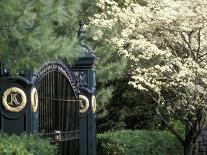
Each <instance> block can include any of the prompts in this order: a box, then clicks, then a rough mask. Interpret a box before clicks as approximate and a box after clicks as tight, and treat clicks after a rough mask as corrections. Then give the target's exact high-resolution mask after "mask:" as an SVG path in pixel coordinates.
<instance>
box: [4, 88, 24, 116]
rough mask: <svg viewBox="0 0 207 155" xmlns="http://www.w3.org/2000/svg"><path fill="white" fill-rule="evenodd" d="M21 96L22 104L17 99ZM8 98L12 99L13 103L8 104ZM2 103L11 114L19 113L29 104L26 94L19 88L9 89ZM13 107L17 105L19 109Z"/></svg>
mask: <svg viewBox="0 0 207 155" xmlns="http://www.w3.org/2000/svg"><path fill="white" fill-rule="evenodd" d="M18 94H19V95H20V96H21V102H19V101H18V99H17V98H16V96H17V95H18ZM8 97H10V98H11V101H10V102H9V103H8V101H7V99H8ZM2 103H3V106H4V107H5V109H6V110H8V111H11V112H19V111H21V110H22V109H24V108H25V106H26V103H27V98H26V94H25V93H24V91H23V90H22V89H20V88H18V87H11V88H9V89H7V90H6V91H5V92H4V94H3V97H2ZM11 105H16V106H17V107H12V106H11Z"/></svg>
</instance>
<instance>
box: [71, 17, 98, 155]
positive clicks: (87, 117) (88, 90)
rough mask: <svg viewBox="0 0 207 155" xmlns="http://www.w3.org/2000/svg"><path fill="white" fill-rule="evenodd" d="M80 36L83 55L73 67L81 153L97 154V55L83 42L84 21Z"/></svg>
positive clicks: (81, 23) (82, 154) (81, 25)
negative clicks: (77, 103) (77, 90)
mask: <svg viewBox="0 0 207 155" xmlns="http://www.w3.org/2000/svg"><path fill="white" fill-rule="evenodd" d="M79 24H80V30H79V32H78V36H79V39H80V44H81V46H80V47H81V48H80V54H81V57H80V58H79V59H78V60H77V61H76V62H75V66H73V68H72V69H71V70H72V71H73V72H74V78H75V79H76V80H77V83H78V85H79V90H80V96H79V98H80V100H82V102H81V106H80V122H79V125H80V155H96V113H95V112H96V97H95V93H96V74H95V68H96V67H95V65H96V64H97V57H96V56H95V53H94V51H92V50H91V49H90V48H89V47H87V46H86V45H85V44H84V43H83V38H84V31H83V24H84V23H83V21H80V23H79Z"/></svg>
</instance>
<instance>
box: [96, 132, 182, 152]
mask: <svg viewBox="0 0 207 155" xmlns="http://www.w3.org/2000/svg"><path fill="white" fill-rule="evenodd" d="M97 143H98V144H97V145H98V154H100V155H102V154H104V155H112V154H114V155H115V154H117V155H149V154H150V155H166V154H168V155H182V154H183V148H182V146H181V144H180V143H179V141H178V140H177V139H176V137H175V136H174V135H172V134H170V133H169V132H166V131H156V130H152V131H146V130H134V131H132V130H122V131H116V132H106V133H103V134H98V136H97Z"/></svg>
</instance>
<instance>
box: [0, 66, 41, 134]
mask: <svg viewBox="0 0 207 155" xmlns="http://www.w3.org/2000/svg"><path fill="white" fill-rule="evenodd" d="M2 70H4V67H3V66H2V65H1V71H2ZM3 72H4V71H3ZM3 72H2V73H1V75H0V96H1V99H0V130H1V131H2V132H5V133H8V134H21V133H23V132H26V133H36V132H38V131H37V129H38V126H37V121H38V120H37V118H38V117H37V115H38V114H37V112H36V110H37V106H38V103H37V102H38V100H37V94H36V91H35V88H34V87H33V83H32V78H29V76H30V75H31V74H30V75H29V74H24V75H23V74H19V75H17V76H9V74H8V73H6V74H4V73H3ZM32 75H33V74H32Z"/></svg>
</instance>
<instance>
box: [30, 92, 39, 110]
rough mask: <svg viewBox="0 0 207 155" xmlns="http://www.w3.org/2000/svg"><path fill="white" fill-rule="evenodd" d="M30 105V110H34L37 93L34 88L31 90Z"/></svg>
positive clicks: (36, 102)
mask: <svg viewBox="0 0 207 155" xmlns="http://www.w3.org/2000/svg"><path fill="white" fill-rule="evenodd" d="M31 105H32V111H33V112H36V111H37V108H38V93H37V89H36V88H32V91H31Z"/></svg>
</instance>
